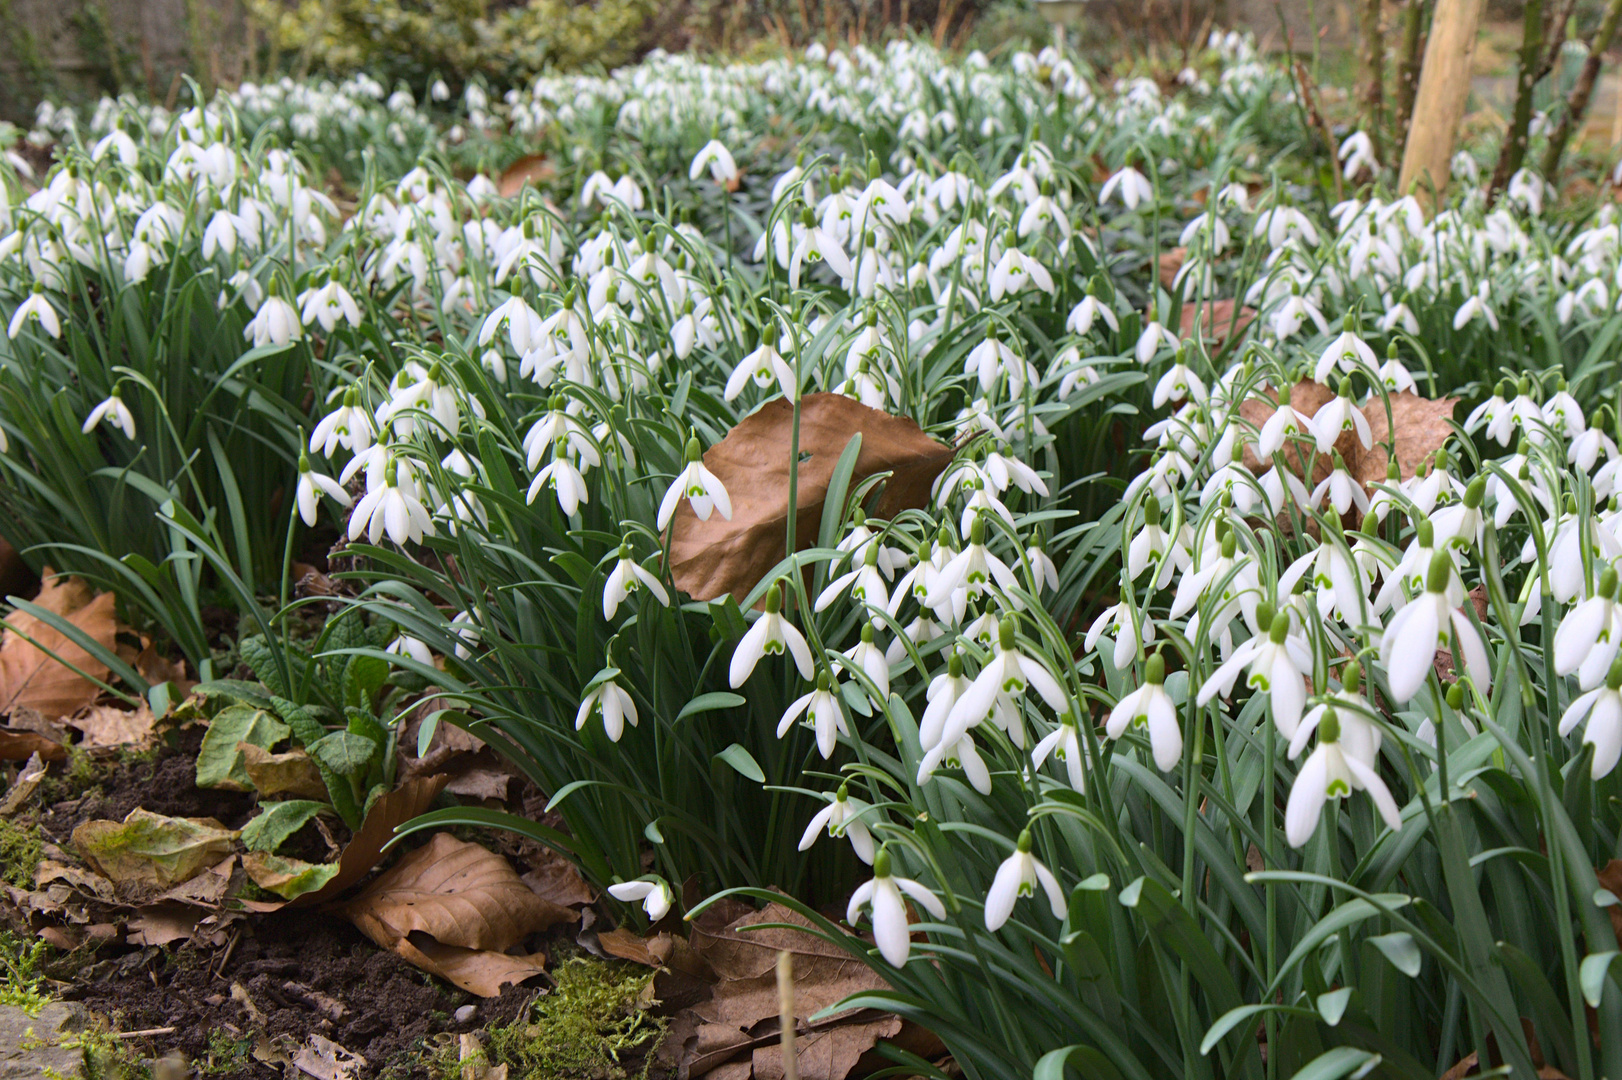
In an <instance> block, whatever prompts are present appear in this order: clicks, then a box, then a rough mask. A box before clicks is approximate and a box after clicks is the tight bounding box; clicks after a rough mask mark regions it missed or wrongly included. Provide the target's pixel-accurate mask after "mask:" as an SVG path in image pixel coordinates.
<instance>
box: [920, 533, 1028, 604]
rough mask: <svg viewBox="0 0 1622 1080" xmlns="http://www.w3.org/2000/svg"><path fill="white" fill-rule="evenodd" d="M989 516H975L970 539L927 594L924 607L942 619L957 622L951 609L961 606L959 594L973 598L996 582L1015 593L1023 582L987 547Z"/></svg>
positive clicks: (1006, 590) (1002, 587) (931, 585)
mask: <svg viewBox="0 0 1622 1080" xmlns="http://www.w3.org/2000/svg"><path fill="white" fill-rule="evenodd" d="M985 537H986V520H985V515H983V514H977V515H975V518H974V521H973V522H972V523H971V524H970V526H969V542H968V544H967V545H965V546H964V548H963V550H962V551H960V552H958V553H957V555H955V556H953V558H952V561H951V562H949V563H947V564H946V565H945V566H944V567H942V568H941V570H940V573H938V574H937V575H936V576H935V580H934V581H933V582H932V583H931V584H930V586H929V592H928V594H927V595H926V596H925V597H924V606H925V607H930V608H934V609H935V612H936V614H937V615H938V616H939V617H940V619H941V621H942V622H948V621H956V620H954V619H952V618H951V617H950V612H951V611H952V609H953V608H954V607H955V606H957V600H956V596H957V594H958V593H959V592H960V591H961V592H962V594H963V596H964V597H967V598H973V597H979V596H982V595H984V594H985V591H986V588H987V586H989V585H991V584H993V583H995V584H996V586H997V587H998V588H999V589H1001V590H1003V592H1004V593H1005V594H1008V593H1011V592H1012V591H1013V589H1014V588H1015V586H1017V585H1018V584H1019V582H1018V581H1017V580H1016V579H1015V578H1014V575H1013V572H1012V571H1010V570H1009V569H1008V565H1007V564H1006V563H1004V562H1003V561H1002V560H1001V559H999V558H998V557H997V556H995V555H993V554H992V553H991V552H990V551H988V550H987V549H986V543H985Z"/></svg>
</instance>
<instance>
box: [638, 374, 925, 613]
mask: <svg viewBox="0 0 1622 1080" xmlns="http://www.w3.org/2000/svg"><path fill="white" fill-rule="evenodd" d="M857 434H860V435H861V436H862V448H861V452H860V453H859V454H858V456H857V459H856V469H855V472H854V473H853V474H852V477H851V484H852V486H854V485H856V484H858V483H860V482H861V481H862V480H865V479H866V478H867V477H870V476H873V475H875V474H877V473H882V472H889V473H891V474H892V475H891V476H890V479H889V480H888V482H886V484H885V485H884V491H883V492H882V493H881V494H880V495H879V497H878V500H877V503H876V504H875V505H874V507H873V510H872V512H873V514H875V515H876V516H877V517H880V518H890V517H894V516H895V515H896V514H897V513H899V512H900V511H902V510H905V509H908V508H915V507H922V506H925V505H927V504H928V502H929V496H930V489H931V487H932V486H933V485H934V483H935V480H936V478H937V477H939V476H940V474H941V472H942V470H944V469H945V468H946V466H947V464H948V463H949V462H950V461H951V460H952V454H953V450H952V448H951V447H949V446H944V445H942V444H941V443H938V442H936V441H935V440H934V439H932V438H930V437H929V436H928V435H926V434H924V432H923V430H922V429H921V428H919V426H918V425H917V424H915V423H913V422H912V421H911V420H908V419H906V418H905V417H900V416H893V415H891V414H890V413H887V412H883V411H881V410H879V409H870V408H868V407H867V406H866V405H863V404H862V403H861V402H859V401H856V400H855V399H853V398H848V397H845V396H843V395H841V394H808V395H807V396H806V397H805V398H804V399H802V401H801V403H800V463H799V473H798V477H797V479H798V484H797V487H798V497H797V499H796V502H795V506H796V511H795V513H796V517H795V540H794V546H795V548H796V549H803V548H807V547H810V546H811V545H812V544H814V543H815V542H816V539H817V532H818V530H819V529H820V528H821V525H822V513H823V502H824V501H825V500H826V499H827V497H828V486H829V484H830V483H831V482H832V480H833V473H834V467H835V465H837V464H838V462H839V455H840V454H842V453H844V451H845V446H846V444H848V443H849V442H850V440H851V437H852V436H854V435H857ZM793 438H794V405H793V403H792V402H790V401H789V400H788V399H786V398H777V399H775V400H773V401H768V402H767V403H766V404H765V405H762V406H761V407H760V408H759V409H758V410H756V411H755V412H754V413H752V414H750V415H749V416H747V417H745V418H744V419H743V420H741V421H740V422H739V423H738V425H737V426H736V427H734V428H733V429H732V430H731V431H729V432H727V435H726V438H724V439H722V440H721V441H720V442H718V443H716V444H715V445H714V446H712V447H710V449H709V451H708V452H707V453H706V454H705V455H704V466H705V468H707V469H709V470H710V471H711V472H712V473H714V474H715V475H716V477H718V478H719V479H720V481H721V483H722V484H723V485H725V487H726V489H727V494H728V495H729V496H730V497H731V500H732V520H730V521H728V520H726V519H724V518H723V517H721V515H720V514H719V513H712V514H711V515H710V519H709V520H708V521H700V520H698V516H697V515H696V514H694V513H693V508H692V506H691V504H689V503H688V502H687V501H686V500H683V501H682V503H681V505H680V507H679V508H678V509H677V510H676V516H675V520H674V521H673V523H672V525H671V529H672V532H671V542H670V569H671V575H672V577H673V578H674V579H675V582H676V587H677V588H678V589H681V590H682V591H683V592H685V593H687V594H688V595H689V596H691V597H693V598H694V599H695V600H713V599H715V598H717V597H720V596H725V595H728V594H731V595H732V596H733V597H734V598H735V599H737V600H739V601H742V600H743V598H744V596H745V595H746V594H747V593H748V592H749V590H750V589H752V588H754V587H755V585H756V584H757V583H758V582H759V581H760V579H761V578H762V577H764V576H765V575H766V573H767V572H768V571H769V570H771V568H772V567H773V566H775V565H777V563H778V562H779V561H781V560H782V558H783V557H784V555H785V554H787V548H786V541H787V536H788V502H789V500H788V494H789V464H790V459H791V456H792V451H793ZM839 510H840V511H841V512H842V511H843V508H842V507H841V508H839Z"/></svg>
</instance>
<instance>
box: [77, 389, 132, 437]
mask: <svg viewBox="0 0 1622 1080" xmlns="http://www.w3.org/2000/svg"><path fill="white" fill-rule="evenodd" d="M103 420H106V421H107V422H108V423H110V424H112V425H113V427H115V428H117V429H118V430H119V431H122V432H123V433H124V437H125V438H126V439H129V440H130V441H131V442H134V441H135V416H134V414H132V413H131V412H130V407H129V406H128V405H126V404H124V399H123V398H121V397H119V396H118V391H117V390H114V391H113V392H112V394H111V395H110V396H109V397H108V398H107V400H105V401H103V402H102V403H101V404H100V405H97V406H96V407H95V408H94V409H91V410H90V415H89V416H87V417H85V422H84V427H83V428H81V429H80V430H81V431H82V432H83V433H84V434H86V435H88V434H90V433H91V432H92V431H94V430H96V425H98V424H100V423H101V422H102V421H103Z"/></svg>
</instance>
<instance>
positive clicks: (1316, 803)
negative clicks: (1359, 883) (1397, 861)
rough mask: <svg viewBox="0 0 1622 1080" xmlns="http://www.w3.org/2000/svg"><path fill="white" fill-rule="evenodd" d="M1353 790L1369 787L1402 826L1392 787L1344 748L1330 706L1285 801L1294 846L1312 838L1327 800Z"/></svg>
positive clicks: (1389, 820) (1384, 812)
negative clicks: (1310, 751)
mask: <svg viewBox="0 0 1622 1080" xmlns="http://www.w3.org/2000/svg"><path fill="white" fill-rule="evenodd" d="M1426 663H1427V664H1428V663H1429V659H1427V660H1426ZM1353 791H1367V792H1368V793H1369V797H1370V798H1372V799H1373V800H1374V806H1375V809H1377V810H1379V812H1380V817H1381V818H1382V819H1384V821H1385V823H1386V825H1387V826H1388V827H1390V828H1391V829H1392V830H1393V831H1395V830H1397V829H1400V828H1402V816H1401V813H1400V811H1399V810H1398V809H1397V802H1396V800H1395V799H1393V798H1392V797H1391V789H1390V788H1388V787H1386V785H1385V781H1384V780H1382V779H1380V774H1379V773H1377V772H1375V771H1374V769H1373V767H1371V766H1370V765H1368V764H1365V763H1364V762H1363V761H1361V760H1359V758H1358V757H1357V756H1356V755H1355V754H1350V753H1347V752H1346V751H1345V749H1343V748H1342V745H1341V724H1340V719H1339V716H1338V714H1337V713H1336V712H1335V711H1334V710H1333V709H1330V710H1328V711H1326V712H1325V714H1324V717H1323V719H1322V720H1321V721H1320V722H1319V724H1318V748H1317V749H1316V750H1314V751H1313V752H1312V753H1311V754H1310V755H1308V756H1307V760H1306V761H1305V762H1303V763H1302V765H1301V771H1300V772H1299V773H1297V774H1296V777H1295V783H1294V784H1293V785H1292V786H1291V787H1290V797H1289V799H1288V801H1286V803H1285V804H1284V838H1285V839H1286V840H1288V841H1289V843H1290V846H1291V847H1297V848H1298V847H1301V846H1303V845H1304V844H1306V842H1307V841H1308V840H1310V839H1312V834H1313V833H1314V832H1315V831H1317V828H1318V819H1319V817H1321V816H1322V814H1323V808H1324V803H1325V802H1327V801H1328V800H1329V799H1331V798H1336V799H1344V798H1346V797H1347V796H1349V795H1351V793H1352V792H1353Z"/></svg>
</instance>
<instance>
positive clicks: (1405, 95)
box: [1395, 0, 1425, 149]
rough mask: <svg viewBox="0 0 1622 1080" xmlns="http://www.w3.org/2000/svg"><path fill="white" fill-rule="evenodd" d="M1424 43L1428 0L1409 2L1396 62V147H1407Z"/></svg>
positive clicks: (1410, 0) (1403, 18)
mask: <svg viewBox="0 0 1622 1080" xmlns="http://www.w3.org/2000/svg"><path fill="white" fill-rule="evenodd" d="M1424 41H1425V0H1408V6H1407V7H1406V8H1404V9H1403V13H1402V55H1401V56H1400V57H1399V58H1398V60H1397V102H1396V105H1397V115H1396V124H1395V127H1396V132H1397V144H1398V146H1399V147H1402V148H1403V149H1406V148H1407V145H1408V121H1409V120H1411V119H1413V115H1414V91H1415V90H1416V89H1417V88H1418V87H1419V57H1420V52H1421V50H1422V48H1423V47H1424Z"/></svg>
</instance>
